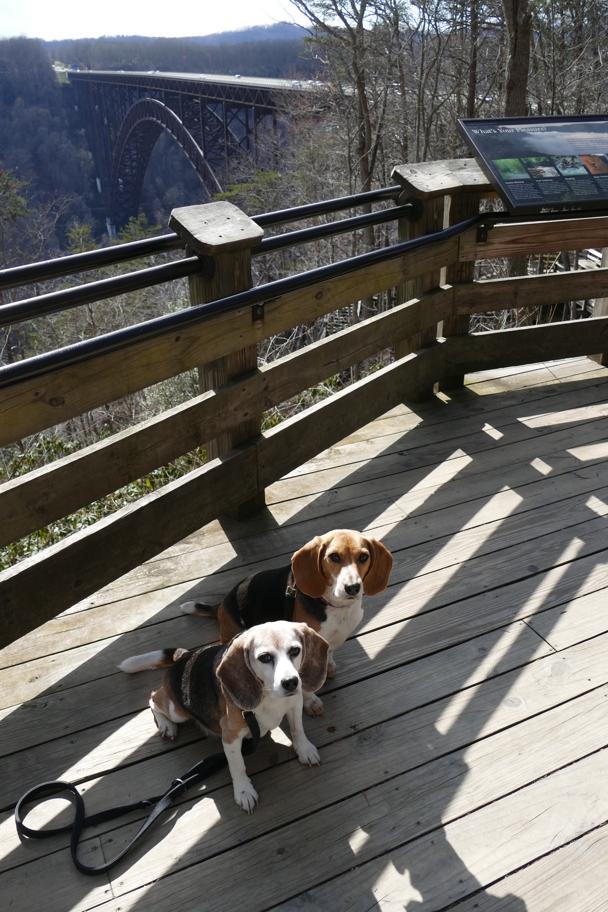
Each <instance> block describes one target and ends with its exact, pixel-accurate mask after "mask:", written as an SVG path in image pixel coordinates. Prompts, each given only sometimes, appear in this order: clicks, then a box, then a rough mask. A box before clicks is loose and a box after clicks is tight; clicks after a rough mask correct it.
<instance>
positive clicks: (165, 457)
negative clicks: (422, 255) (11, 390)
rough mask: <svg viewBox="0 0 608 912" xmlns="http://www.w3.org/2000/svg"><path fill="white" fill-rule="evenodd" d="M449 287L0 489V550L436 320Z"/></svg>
mask: <svg viewBox="0 0 608 912" xmlns="http://www.w3.org/2000/svg"><path fill="white" fill-rule="evenodd" d="M450 309H451V289H449V288H446V289H442V290H439V291H436V292H435V293H432V294H430V295H427V296H425V297H424V298H423V299H421V300H414V301H409V302H407V303H406V304H402V305H400V306H399V307H396V308H394V309H393V310H390V311H387V312H386V313H383V314H378V315H377V316H375V317H372V318H371V319H369V320H366V321H365V322H364V323H360V324H357V325H356V326H352V327H349V328H348V329H346V330H344V331H343V332H340V333H336V334H335V335H333V336H330V337H329V338H327V339H323V340H322V341H321V342H317V343H315V344H313V345H310V346H307V347H306V348H304V349H302V350H301V351H299V352H294V353H293V354H292V355H289V356H287V357H286V358H282V359H280V360H278V361H274V362H272V363H271V364H268V365H266V366H264V367H263V368H261V369H260V370H259V371H255V372H254V373H252V374H250V375H248V376H246V377H241V378H240V379H239V380H233V381H231V382H229V383H227V384H226V385H225V386H224V387H222V388H221V389H218V390H215V392H209V393H204V394H203V395H202V396H197V397H196V398H194V399H191V400H189V401H188V402H186V403H184V404H183V405H179V406H176V407H175V408H173V409H170V410H169V411H167V412H163V414H162V415H159V416H158V417H155V418H151V419H149V420H148V421H145V422H143V423H141V424H139V425H136V426H135V427H132V428H128V429H127V430H125V431H122V432H120V433H118V434H115V435H114V436H112V437H111V438H109V439H108V440H104V441H101V442H100V443H96V444H93V445H92V446H90V447H86V448H85V449H82V450H79V451H78V452H77V453H73V454H72V455H70V456H67V457H65V458H64V459H59V460H57V461H56V462H53V463H51V464H50V465H48V466H44V467H42V468H40V469H37V470H35V471H33V472H30V473H28V474H27V475H25V476H21V477H19V478H15V479H13V480H12V481H9V482H6V483H5V484H4V485H2V486H1V487H0V547H1V546H2V545H5V544H8V543H9V542H12V541H15V540H16V539H18V538H21V537H22V536H24V535H28V534H29V533H30V532H33V531H35V530H36V529H40V528H42V527H43V526H45V525H47V524H48V523H50V522H53V521H54V520H56V519H60V518H61V517H63V516H66V515H68V514H69V513H72V512H74V511H75V510H77V509H79V508H80V507H82V506H85V505H86V504H88V503H91V502H93V501H95V500H97V499H99V498H100V497H103V496H105V495H106V494H109V493H111V492H112V491H115V490H117V489H118V488H120V487H122V486H123V485H125V484H128V483H129V482H130V481H133V480H135V479H137V478H140V477H141V476H142V475H145V474H146V473H147V472H151V471H152V470H153V469H155V468H158V467H159V466H162V465H166V464H167V463H168V462H170V461H171V460H173V459H176V458H178V457H179V456H181V455H183V454H184V453H187V452H189V451H190V450H193V449H196V448H197V447H199V446H202V445H203V443H204V442H205V440H209V439H213V438H214V437H216V436H218V435H219V434H220V433H222V432H223V431H224V430H226V429H228V428H232V427H234V425H238V424H240V423H242V422H243V421H246V420H247V419H248V417H249V416H250V415H251V413H252V412H254V411H260V412H261V411H266V410H267V409H269V408H271V407H272V406H274V405H278V404H279V403H281V402H283V401H285V400H286V399H289V398H290V397H291V396H294V395H296V394H297V393H299V392H300V391H301V390H302V389H305V388H307V387H308V386H312V385H314V384H315V383H318V382H319V381H321V380H324V379H326V378H327V377H328V376H330V375H332V374H334V373H337V372H339V371H342V370H345V369H346V368H347V367H350V366H351V365H352V364H354V363H356V362H357V361H360V360H362V359H363V358H367V357H370V356H371V355H373V354H375V353H376V352H378V351H382V350H383V349H384V348H387V347H389V346H390V345H392V344H393V343H394V341H395V340H399V339H401V338H405V337H408V336H410V335H411V334H412V333H414V332H418V331H420V329H421V328H422V327H423V326H424V325H425V324H426V323H427V321H428V322H430V323H433V324H435V323H436V322H438V320H441V319H442V316H443V315H444V314H446V313H448V312H449V310H450Z"/></svg>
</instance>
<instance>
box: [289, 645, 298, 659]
mask: <svg viewBox="0 0 608 912" xmlns="http://www.w3.org/2000/svg"><path fill="white" fill-rule="evenodd" d="M288 655H289V658H290V659H295V657H296V656H299V655H300V647H299V646H292V647H291V649H290V650H289V653H288Z"/></svg>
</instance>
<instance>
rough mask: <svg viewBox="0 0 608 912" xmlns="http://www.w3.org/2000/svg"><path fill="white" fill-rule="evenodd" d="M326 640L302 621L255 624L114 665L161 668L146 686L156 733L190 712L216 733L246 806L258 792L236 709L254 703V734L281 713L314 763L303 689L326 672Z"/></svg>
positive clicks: (245, 730) (304, 758) (298, 747)
mask: <svg viewBox="0 0 608 912" xmlns="http://www.w3.org/2000/svg"><path fill="white" fill-rule="evenodd" d="M327 654H328V646H327V643H326V642H325V640H324V639H323V638H322V637H321V636H319V635H318V634H317V633H316V632H315V631H314V630H311V628H310V627H309V626H308V625H306V624H294V623H289V622H287V621H276V622H274V623H268V624H259V625H256V626H254V627H252V628H251V629H250V630H247V631H245V632H244V633H239V634H238V635H237V636H236V637H234V639H232V640H231V641H230V642H229V643H227V644H225V645H222V646H204V647H201V648H199V649H192V650H187V649H164V650H162V649H161V650H157V651H156V652H149V653H146V654H145V655H139V656H132V657H131V658H129V659H125V661H124V662H122V663H121V665H120V666H119V668H120V669H121V670H122V671H126V672H128V673H133V672H136V671H144V670H146V669H149V668H168V671H167V672H166V674H165V678H164V681H163V684H162V686H161V687H160V688H159V689H158V690H155V691H154V692H153V693H152V696H151V698H150V709H151V710H152V713H153V715H154V719H155V721H156V724H157V726H158V729H159V731H160V733H161V735H162V736H163V737H168V738H175V736H176V734H177V726H178V724H179V723H180V722H186V721H187V720H188V719H194V720H195V721H196V722H197V723H198V724H199V725H200V726H201V727H202V728H203V729H205V730H206V731H208V732H211V733H213V734H216V735H221V738H222V745H223V747H224V751H225V753H226V758H227V760H228V768H229V770H230V775H231V776H232V782H233V786H234V800H235V801H236V803H237V804H238V806H239V807H240V808H242V809H243V810H244V811H247V812H248V813H251V811H252V810H253V809H254V807H255V805H256V804H257V801H258V794H257V792H256V790H255V789H254V787H253V785H252V783H251V780H250V779H249V777H248V776H247V772H246V770H245V761H244V759H243V755H242V753H241V745H242V742H243V739H244V738H246V737H248V736H249V734H250V729H249V727H248V725H247V723H246V721H245V719H244V717H243V712H247V711H253V713H254V715H255V717H256V719H257V722H258V725H259V727H260V735H265V734H266V732H268V731H272V729H275V728H277V727H278V726H279V724H280V723H281V720H282V719H283V716H287V719H288V721H289V728H290V730H291V737H292V742H293V746H294V749H295V752H296V754H297V755H298V759H299V761H300V763H304V764H308V766H313V765H318V764H319V763H320V762H321V760H320V758H319V753H318V751H317V749H316V747H315V746H314V744H312V743H311V742H310V741H309V740H308V738H307V737H306V735H305V733H304V729H303V727H302V700H303V691H304V690H305V691H306V692H308V693H310V692H312V691H315V690H318V689H319V687H321V686H322V684H323V682H324V681H325V676H326V673H327Z"/></svg>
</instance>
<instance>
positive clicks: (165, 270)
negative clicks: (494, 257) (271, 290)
mask: <svg viewBox="0 0 608 912" xmlns="http://www.w3.org/2000/svg"><path fill="white" fill-rule="evenodd" d="M416 212H417V207H416V206H414V205H413V203H407V204H406V205H404V206H394V207H392V208H390V209H381V210H380V211H379V212H371V213H366V214H365V215H358V216H355V217H354V218H350V219H340V220H338V221H335V222H328V223H327V224H325V225H315V226H314V227H312V228H304V229H303V230H302V231H290V232H287V234H281V235H278V236H277V237H272V238H266V239H265V240H263V241H262V242H261V243H260V244H257V245H256V246H255V247H253V248H252V250H251V252H252V254H263V253H270V252H271V251H273V250H280V249H283V248H285V247H293V246H295V245H296V244H304V243H310V242H311V241H315V240H320V239H321V238H324V237H331V236H333V235H336V234H344V233H345V232H347V231H355V230H357V229H360V228H365V227H366V226H368V225H377V224H381V223H383V222H389V221H394V220H396V219H400V218H415V217H416ZM176 237H177V235H176ZM158 240H160V238H158ZM197 261H201V262H202V261H206V262H204V263H203V265H201V262H199V265H198V267H197V266H196V262H197ZM19 268H21V267H19ZM196 272H201V273H203V274H204V275H206V276H207V278H210V277H211V275H212V274H213V260H212V259H211V258H210V257H200V258H199V257H188V258H186V259H183V260H179V261H177V262H173V263H163V264H162V265H160V266H151V267H149V268H147V269H140V270H138V271H137V272H129V273H126V274H125V275H122V276H112V277H111V278H109V279H100V280H99V281H97V282H89V283H87V284H85V285H78V286H76V287H75V288H65V289H62V290H60V291H51V292H48V293H47V294H42V295H36V296H35V297H33V298H24V299H22V300H21V301H15V302H12V303H9V304H3V305H0V326H11V325H12V324H14V323H22V322H23V321H25V320H33V319H34V318H35V317H41V316H45V315H47V314H51V313H57V312H58V311H63V310H70V309H72V308H74V307H79V306H80V305H82V304H91V303H93V302H94V301H103V300H106V299H107V298H112V297H116V296H117V295H121V294H126V293H127V292H129V291H136V290H138V289H141V288H149V287H151V286H152V285H161V284H162V283H163V282H170V281H172V280H173V279H179V278H184V277H186V276H189V275H193V274H194V273H196Z"/></svg>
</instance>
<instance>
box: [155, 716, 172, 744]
mask: <svg viewBox="0 0 608 912" xmlns="http://www.w3.org/2000/svg"><path fill="white" fill-rule="evenodd" d="M154 718H155V719H156V724H157V725H158V730H159V732H160V736H161V738H169V740H170V741H174V740H175V739H176V738H177V725H176V724H175V722H172V721H171V719H167V717H166V716H163V717H162V718H159V717H158V716H156V715H155V716H154Z"/></svg>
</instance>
